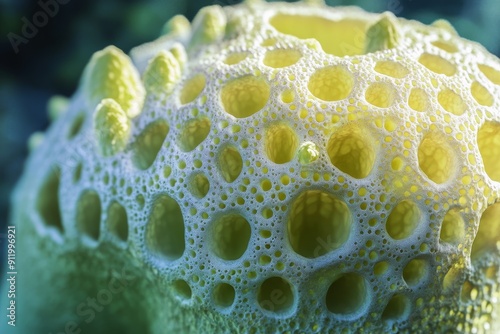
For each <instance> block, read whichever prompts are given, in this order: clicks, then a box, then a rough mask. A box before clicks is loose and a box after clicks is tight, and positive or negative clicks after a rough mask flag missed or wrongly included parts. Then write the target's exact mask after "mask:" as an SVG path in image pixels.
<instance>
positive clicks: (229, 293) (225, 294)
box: [213, 283, 236, 307]
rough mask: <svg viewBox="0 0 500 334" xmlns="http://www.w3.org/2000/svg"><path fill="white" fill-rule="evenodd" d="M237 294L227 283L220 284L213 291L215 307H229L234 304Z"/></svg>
mask: <svg viewBox="0 0 500 334" xmlns="http://www.w3.org/2000/svg"><path fill="white" fill-rule="evenodd" d="M235 296H236V293H235V291H234V288H233V287H232V286H231V285H230V284H227V283H220V284H218V285H217V286H216V287H215V288H214V291H213V300H214V303H215V305H217V306H220V307H229V306H231V305H232V304H233V303H234V297H235Z"/></svg>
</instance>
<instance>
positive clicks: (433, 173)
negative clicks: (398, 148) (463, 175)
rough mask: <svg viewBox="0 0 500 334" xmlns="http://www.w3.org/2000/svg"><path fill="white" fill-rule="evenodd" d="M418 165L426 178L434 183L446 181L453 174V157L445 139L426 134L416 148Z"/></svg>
mask: <svg viewBox="0 0 500 334" xmlns="http://www.w3.org/2000/svg"><path fill="white" fill-rule="evenodd" d="M418 164H419V166H420V169H422V171H423V172H424V173H425V175H427V177H428V178H429V179H430V180H432V181H433V182H435V183H438V184H441V183H444V182H446V181H448V180H449V179H450V178H451V176H452V175H453V174H454V172H455V156H454V154H453V150H452V149H451V147H450V145H449V144H448V143H447V142H446V141H445V139H444V138H443V137H442V136H440V135H437V134H435V133H428V134H427V135H426V136H425V137H424V138H423V139H422V142H421V143H420V146H419V147H418Z"/></svg>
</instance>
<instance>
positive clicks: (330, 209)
mask: <svg viewBox="0 0 500 334" xmlns="http://www.w3.org/2000/svg"><path fill="white" fill-rule="evenodd" d="M351 224H352V217H351V212H350V211H349V208H348V207H347V205H346V204H345V203H344V202H343V201H341V200H339V199H337V198H335V197H333V196H332V195H330V194H328V193H325V192H322V191H319V190H309V191H305V192H304V193H302V194H301V195H300V196H299V197H297V199H296V200H295V201H294V202H293V204H292V209H291V213H290V216H289V218H288V240H289V241H290V244H291V246H292V248H293V250H294V251H295V252H296V253H297V254H299V255H302V256H304V257H307V258H311V259H312V258H316V257H319V256H322V255H324V254H326V253H328V252H330V251H332V250H334V249H337V248H339V247H340V246H342V245H343V244H344V243H345V242H346V241H347V239H348V237H349V234H350V230H351Z"/></svg>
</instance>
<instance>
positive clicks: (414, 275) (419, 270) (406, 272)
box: [403, 259, 429, 286]
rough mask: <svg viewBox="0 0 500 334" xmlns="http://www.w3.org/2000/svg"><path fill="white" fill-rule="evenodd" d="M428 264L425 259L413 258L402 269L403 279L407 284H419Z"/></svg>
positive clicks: (427, 269) (426, 272)
mask: <svg viewBox="0 0 500 334" xmlns="http://www.w3.org/2000/svg"><path fill="white" fill-rule="evenodd" d="M428 267H429V265H428V263H427V261H426V260H423V259H413V260H411V261H410V262H408V264H407V265H406V266H405V267H404V269H403V279H404V280H405V282H406V284H408V285H409V286H415V285H418V284H420V283H421V282H422V281H423V280H424V279H425V278H426V277H427V274H428V271H429V268H428Z"/></svg>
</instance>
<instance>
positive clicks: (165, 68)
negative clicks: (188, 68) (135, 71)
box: [143, 51, 181, 96]
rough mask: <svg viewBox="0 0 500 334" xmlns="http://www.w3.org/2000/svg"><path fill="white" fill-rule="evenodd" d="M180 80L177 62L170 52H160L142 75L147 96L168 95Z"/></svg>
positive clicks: (179, 69)
mask: <svg viewBox="0 0 500 334" xmlns="http://www.w3.org/2000/svg"><path fill="white" fill-rule="evenodd" d="M180 78H181V68H180V66H179V62H178V61H177V59H176V58H175V57H174V55H173V54H172V53H171V52H168V51H161V52H160V53H158V55H156V57H154V58H153V59H152V60H151V61H150V62H149V64H148V67H147V68H146V71H145V72H144V75H143V80H144V86H145V87H146V91H147V93H148V94H162V95H164V96H168V95H170V93H172V90H173V89H174V87H175V85H176V84H177V82H178V81H179V79H180Z"/></svg>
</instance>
